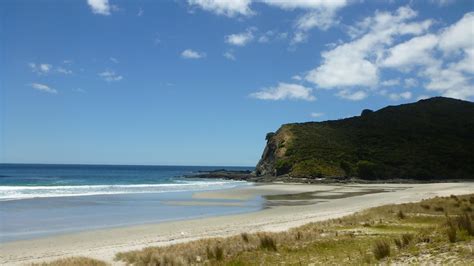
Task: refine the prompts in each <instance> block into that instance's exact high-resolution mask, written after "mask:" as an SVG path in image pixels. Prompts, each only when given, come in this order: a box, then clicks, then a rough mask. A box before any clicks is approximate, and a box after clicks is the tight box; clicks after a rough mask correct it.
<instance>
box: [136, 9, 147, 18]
mask: <svg viewBox="0 0 474 266" xmlns="http://www.w3.org/2000/svg"><path fill="white" fill-rule="evenodd" d="M144 12H145V11H144V10H143V8H141V7H140V8H139V9H138V13H137V16H139V17H141V16H143V13H144Z"/></svg>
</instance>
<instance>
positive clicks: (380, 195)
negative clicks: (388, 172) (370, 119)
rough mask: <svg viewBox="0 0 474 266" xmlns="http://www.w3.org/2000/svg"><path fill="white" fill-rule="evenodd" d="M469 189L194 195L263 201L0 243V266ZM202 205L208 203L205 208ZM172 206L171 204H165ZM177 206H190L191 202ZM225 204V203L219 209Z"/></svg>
mask: <svg viewBox="0 0 474 266" xmlns="http://www.w3.org/2000/svg"><path fill="white" fill-rule="evenodd" d="M473 191H474V183H434V184H370V185H368V184H360V185H358V184H345V185H339V184H338V185H307V184H263V185H261V184H259V185H255V186H250V187H241V188H235V189H228V190H218V191H209V192H197V193H195V194H194V195H193V198H194V199H196V200H197V201H198V200H199V202H196V203H195V204H211V202H213V204H216V203H215V202H216V200H217V202H218V200H223V201H224V202H225V200H238V199H249V198H254V197H258V196H266V197H267V198H268V200H267V202H266V204H265V208H263V209H262V210H260V211H256V212H251V213H244V214H237V215H228V216H219V217H209V218H202V219H194V220H183V221H174V222H163V223H159V224H148V225H139V226H128V227H120V228H113V229H102V230H94V231H86V232H80V233H73V234H65V235H59V236H51V237H45V238H38V239H34V240H24V241H15V242H8V243H3V244H2V245H1V247H0V264H2V265H24V264H29V263H33V262H41V261H50V260H54V259H59V258H64V257H70V256H86V257H91V258H97V259H100V260H104V261H107V262H109V263H111V264H113V265H120V264H119V263H117V262H115V261H114V260H113V259H114V256H115V254H116V253H117V252H122V251H129V250H134V249H141V248H144V247H148V246H159V245H168V244H173V243H179V242H185V241H190V240H194V239H199V238H206V237H224V236H229V235H235V234H239V233H242V232H257V231H282V230H287V229H289V228H292V227H296V226H300V225H303V224H306V223H309V222H315V221H321V220H325V219H331V218H337V217H341V216H345V215H348V214H351V213H354V212H357V211H360V210H363V209H366V208H370V207H375V206H380V205H385V204H392V203H406V202H415V201H419V200H422V199H426V198H432V197H435V196H448V195H451V194H456V195H460V194H468V193H473ZM206 199H207V200H209V203H206ZM170 203H173V202H170ZM181 204H186V205H192V204H194V203H193V201H186V202H182V203H181ZM223 204H225V203H223Z"/></svg>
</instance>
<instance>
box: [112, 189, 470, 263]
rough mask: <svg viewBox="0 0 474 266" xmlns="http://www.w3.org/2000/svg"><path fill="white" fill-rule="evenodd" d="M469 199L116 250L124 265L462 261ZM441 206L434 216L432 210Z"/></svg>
mask: <svg viewBox="0 0 474 266" xmlns="http://www.w3.org/2000/svg"><path fill="white" fill-rule="evenodd" d="M473 207H474V195H466V196H454V195H453V196H451V197H436V198H433V199H428V200H423V201H422V202H418V203H407V204H399V205H386V206H381V207H376V208H372V209H368V210H365V211H362V212H359V213H355V214H353V215H349V216H346V217H343V218H339V219H332V220H328V221H323V222H317V223H310V224H307V225H304V226H301V227H298V228H294V229H291V230H289V231H285V232H280V233H270V232H260V233H243V234H241V235H238V236H232V237H226V238H211V239H202V240H197V241H192V242H187V243H182V244H175V245H171V246H163V247H149V248H145V249H142V250H137V251H130V252H122V253H118V254H117V255H116V260H117V261H121V262H125V263H126V264H131V265H189V264H194V265H277V264H290V265H293V264H295V265H307V264H312V263H314V264H373V263H383V262H387V263H401V264H417V263H418V264H419V263H423V264H424V263H435V264H446V263H447V264H453V263H454V264H466V263H467V262H469V261H474V251H473V248H474V236H473V224H474V222H473V220H474V213H473V212H472V208H473ZM440 209H442V211H440Z"/></svg>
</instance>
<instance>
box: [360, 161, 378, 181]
mask: <svg viewBox="0 0 474 266" xmlns="http://www.w3.org/2000/svg"><path fill="white" fill-rule="evenodd" d="M380 172H381V171H380V167H379V166H378V165H377V164H376V163H373V162H369V161H359V162H358V163H357V173H358V175H359V177H360V178H365V179H376V178H377V177H378V175H379V174H380Z"/></svg>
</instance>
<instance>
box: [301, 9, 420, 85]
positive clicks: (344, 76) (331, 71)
mask: <svg viewBox="0 0 474 266" xmlns="http://www.w3.org/2000/svg"><path fill="white" fill-rule="evenodd" d="M416 15H417V13H416V12H415V11H414V10H412V9H411V8H409V7H400V8H399V9H398V10H397V11H395V12H394V13H393V14H392V13H390V12H376V14H375V16H374V17H369V18H366V19H365V20H364V21H363V22H361V23H358V26H357V27H358V33H357V35H354V33H353V32H354V31H353V30H352V34H353V36H359V37H358V38H356V39H354V40H352V41H349V42H346V43H342V44H339V45H337V46H336V47H335V48H333V49H331V50H328V51H325V52H323V53H322V58H323V64H321V65H320V66H318V67H317V68H315V69H313V70H311V71H309V72H308V74H307V76H306V80H307V81H309V82H312V83H315V84H317V85H318V86H319V87H321V88H325V89H331V88H338V87H349V86H375V85H376V84H378V82H379V68H378V65H377V62H378V61H379V60H380V58H381V57H382V56H383V54H384V51H385V49H386V48H387V47H388V46H389V45H391V44H392V43H393V41H394V38H395V37H396V36H400V35H403V34H416V33H418V31H407V30H406V28H407V27H411V26H410V25H414V24H415V23H416V22H413V23H407V21H408V20H410V19H412V18H414V17H416ZM412 28H414V27H412Z"/></svg>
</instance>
